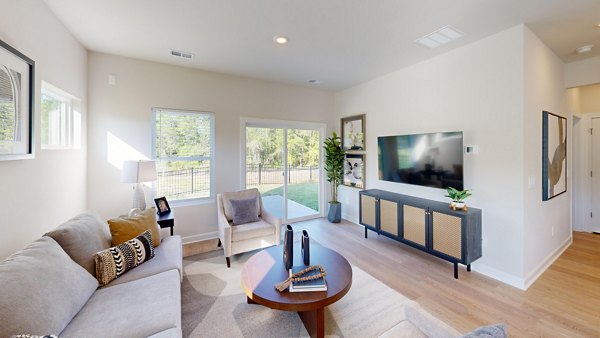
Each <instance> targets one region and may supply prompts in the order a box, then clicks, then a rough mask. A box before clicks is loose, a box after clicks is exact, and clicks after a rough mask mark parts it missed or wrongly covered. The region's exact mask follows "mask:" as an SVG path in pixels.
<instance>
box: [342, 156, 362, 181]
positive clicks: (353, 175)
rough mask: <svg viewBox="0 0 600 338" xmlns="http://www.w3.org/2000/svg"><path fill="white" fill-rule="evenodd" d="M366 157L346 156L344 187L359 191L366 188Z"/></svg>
mask: <svg viewBox="0 0 600 338" xmlns="http://www.w3.org/2000/svg"><path fill="white" fill-rule="evenodd" d="M364 172H365V155H363V154H346V159H345V160H344V185H346V186H349V187H354V188H359V189H364V188H365V181H364Z"/></svg>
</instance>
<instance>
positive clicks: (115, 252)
mask: <svg viewBox="0 0 600 338" xmlns="http://www.w3.org/2000/svg"><path fill="white" fill-rule="evenodd" d="M152 257H154V246H153V245H152V233H151V232H150V230H146V231H144V232H143V233H142V234H141V235H139V236H137V237H136V238H134V239H130V240H128V241H126V242H125V243H122V244H119V245H117V246H114V247H112V248H109V249H106V250H103V251H100V252H98V253H96V254H95V255H94V261H95V262H96V278H97V279H98V282H99V283H100V285H106V284H108V283H110V282H111V281H113V280H115V279H117V278H119V277H120V276H121V275H123V274H124V273H125V272H127V271H128V270H131V269H133V268H135V267H136V266H138V265H140V264H142V263H144V262H145V261H147V260H149V259H150V258H152Z"/></svg>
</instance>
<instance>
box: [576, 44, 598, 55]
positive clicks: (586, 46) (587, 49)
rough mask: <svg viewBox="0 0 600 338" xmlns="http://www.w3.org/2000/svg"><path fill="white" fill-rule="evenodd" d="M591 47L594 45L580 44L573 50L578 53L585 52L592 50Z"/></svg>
mask: <svg viewBox="0 0 600 338" xmlns="http://www.w3.org/2000/svg"><path fill="white" fill-rule="evenodd" d="M592 47H594V45H585V46H581V47H579V48H577V49H575V51H576V52H577V53H579V54H581V53H587V52H589V51H591V50H592Z"/></svg>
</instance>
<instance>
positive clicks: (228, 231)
mask: <svg viewBox="0 0 600 338" xmlns="http://www.w3.org/2000/svg"><path fill="white" fill-rule="evenodd" d="M217 209H218V215H217V217H218V222H219V246H220V245H223V249H224V252H225V260H226V261H227V267H230V266H231V262H230V257H231V256H232V255H235V254H238V253H242V252H247V251H251V250H255V249H260V248H266V247H269V246H272V245H279V242H280V231H281V230H280V229H281V219H279V218H277V217H275V216H273V215H271V214H269V213H268V212H266V211H265V209H264V208H263V204H262V198H261V195H260V192H259V191H258V189H256V188H255V189H248V190H242V191H236V192H224V193H222V194H218V195H217ZM248 216H249V217H248ZM236 223H237V224H236Z"/></svg>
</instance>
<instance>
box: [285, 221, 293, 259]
mask: <svg viewBox="0 0 600 338" xmlns="http://www.w3.org/2000/svg"><path fill="white" fill-rule="evenodd" d="M283 264H284V265H285V268H286V269H287V270H289V269H291V268H292V265H293V264H294V230H292V226H291V225H289V224H288V225H287V226H286V227H285V235H284V237H283Z"/></svg>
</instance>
